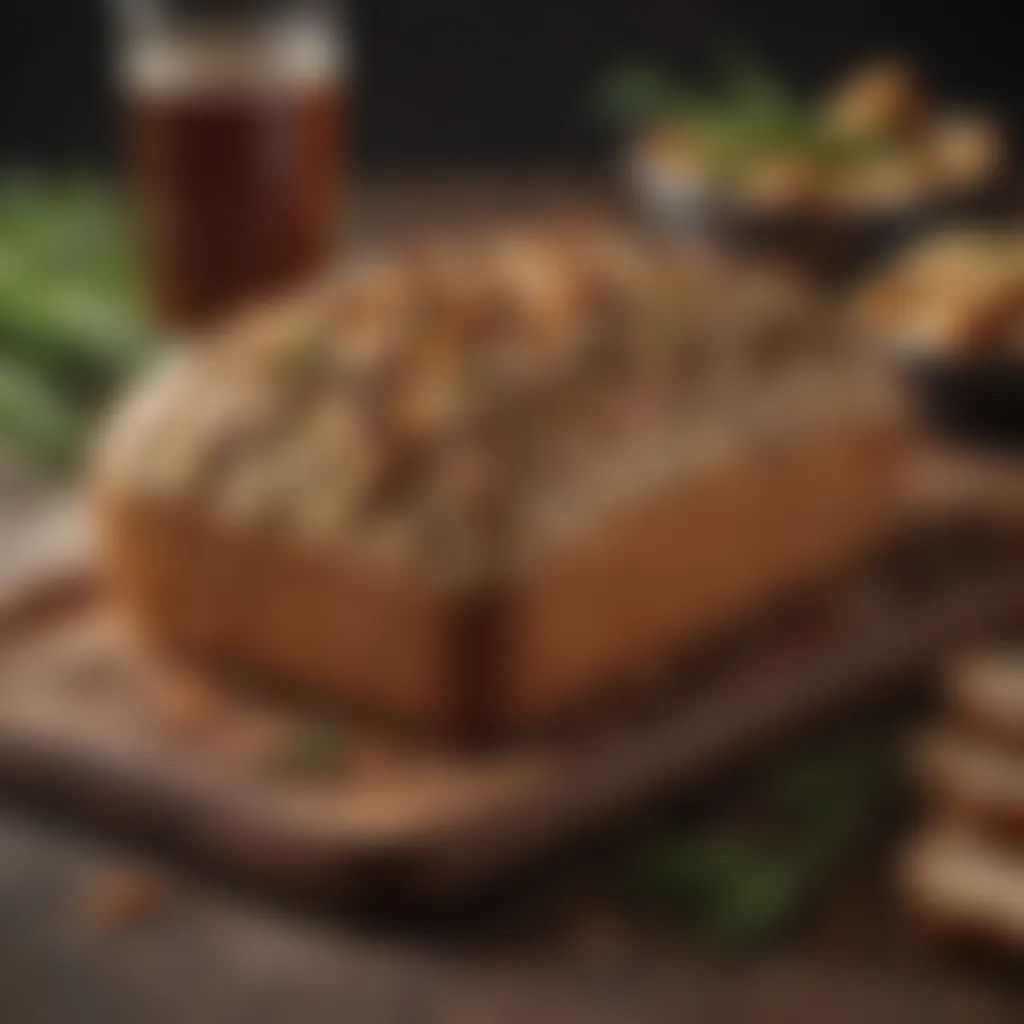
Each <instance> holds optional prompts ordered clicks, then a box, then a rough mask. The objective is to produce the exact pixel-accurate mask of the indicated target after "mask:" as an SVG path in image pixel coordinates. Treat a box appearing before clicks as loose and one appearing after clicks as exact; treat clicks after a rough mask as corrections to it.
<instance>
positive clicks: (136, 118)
mask: <svg viewBox="0 0 1024 1024" xmlns="http://www.w3.org/2000/svg"><path fill="white" fill-rule="evenodd" d="M118 11H119V21H120V24H121V47H120V57H119V65H120V78H121V83H122V89H123V92H124V94H125V98H126V101H127V108H128V121H129V138H130V150H131V156H132V161H131V162H132V167H133V174H132V178H133V183H134V191H135V193H136V196H137V198H138V211H139V214H140V218H139V219H140V228H141V236H142V242H143V251H144V255H145V258H146V260H147V264H148V271H149V274H148V277H149V281H150V286H151V294H152V299H153V305H154V310H155V313H156V317H157V319H158V321H159V322H160V323H162V324H164V325H166V326H169V327H172V328H193V327H198V326H206V325H209V324H211V323H214V322H216V321H217V320H218V319H220V318H222V317H223V316H225V315H227V314H229V313H231V312H232V311H233V310H235V309H237V308H238V307H240V306H242V305H244V304H246V303H248V302H252V301H254V300H258V299H261V298H264V297H269V296H272V295H273V294H274V293H276V292H279V291H282V290H285V289H287V288H289V287H290V286H292V285H293V284H294V283H296V282H297V281H299V280H301V279H303V278H305V277H307V276H308V275H311V274H313V273H315V272H316V271H317V270H318V269H320V268H322V267H323V266H324V265H325V264H326V263H327V262H328V261H329V259H330V257H331V254H332V251H333V249H334V246H335V243H336V240H337V237H338V231H339V228H340V215H341V202H342V188H343V184H344V183H343V180H342V175H343V167H342V150H343V138H344V130H345V121H346V113H347V111H346V99H347V89H346V84H347V74H346V69H347V61H346V49H345V40H344V37H343V35H342V30H341V25H340V22H339V20H338V12H337V11H336V10H333V9H332V8H331V5H329V4H328V3H327V0H322V2H318V0H120V2H119V4H118Z"/></svg>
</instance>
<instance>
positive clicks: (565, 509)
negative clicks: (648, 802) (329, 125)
mask: <svg viewBox="0 0 1024 1024" xmlns="http://www.w3.org/2000/svg"><path fill="white" fill-rule="evenodd" d="M901 438H902V424H901V418H900V416H899V413H898V409H897V408H896V406H895V405H894V403H893V402H892V401H891V396H889V394H888V392H887V391H886V389H885V388H884V386H882V385H881V384H880V382H879V380H878V379H877V378H876V377H875V376H874V374H873V373H872V371H871V368H870V367H869V366H868V365H866V364H865V360H864V358H863V357H862V355H861V354H860V353H859V352H858V351H857V349H856V348H855V347H854V346H851V345H850V344H848V343H847V342H846V341H845V340H844V338H843V337H842V335H841V334H840V333H838V332H837V331H836V330H835V328H834V325H833V324H832V323H831V322H830V320H829V318H828V316H827V315H826V314H825V312H824V311H823V310H822V309H821V307H820V306H819V305H818V304H817V303H816V301H815V300H814V299H813V298H812V297H811V296H809V295H808V294H806V293H805V292H804V291H803V290H802V289H801V288H799V287H798V286H797V285H795V284H794V283H793V282H792V281H788V280H784V279H779V278H777V277H774V276H771V275H767V274H765V273H764V272H763V271H760V270H755V269H751V268H723V267H721V266H719V265H717V264H715V263H713V262H711V261H708V260H704V259H697V258H694V257H692V256H688V255H685V254H681V253H677V252H672V251H669V250H664V249H662V248H661V247H659V246H658V245H656V244H654V243H651V242H646V241H645V242H640V241H637V240H634V239H631V238H628V237H626V236H624V235H622V234H620V233H618V232H614V231H611V230H610V229H606V228H603V227H602V228H595V227H588V228H585V229H583V228H580V227H578V226H575V227H573V228H572V229H568V228H558V229H554V228H546V229H543V230H541V229H534V230H530V231H517V232H504V233H499V234H495V235H490V236H486V237H483V236H481V237H475V238H471V239H464V240H460V241H458V242H446V243H443V244H442V243H422V244H418V245H416V246H413V247H410V248H409V249H408V251H404V252H401V253H398V254H390V255H386V256H377V257H373V258H366V257H364V258H362V259H361V260H354V261H352V262H351V263H350V265H347V266H345V267H343V268H342V269H341V270H340V271H339V272H338V274H337V275H336V277H335V278H334V279H332V280H331V281H329V282H325V283H321V284H318V285H317V286H316V287H314V288H311V289H309V291H308V292H307V293H306V294H304V295H301V296H297V297H295V299H294V300H292V301H289V302H287V303H283V304H278V305H276V306H274V307H271V308H267V309H262V310H256V311H254V312H252V313H251V314H249V315H247V316H245V317H243V318H241V319H240V320H239V321H238V322H236V323H234V324H231V325H229V326H228V327H227V328H225V329H224V330H222V331H221V332H220V333H219V334H218V336H216V337H214V338H211V339H206V340H205V341H204V342H203V343H201V344H194V345H192V346H190V347H189V348H188V349H187V350H183V351H179V352H175V353H173V354H171V355H170V356H169V357H168V359H167V360H166V361H165V364H164V365H163V366H161V367H159V368H158V369H157V370H156V371H155V372H154V373H153V375H152V376H151V377H150V378H149V379H147V380H146V381H144V382H142V384H141V385H140V387H139V388H138V389H137V391H136V392H135V393H134V394H133V395H131V396H129V397H128V399H127V400H126V401H125V403H124V404H123V406H122V408H120V409H119V410H117V411H116V413H115V415H114V416H113V417H112V419H111V422H110V424H109V426H108V429H107V430H106V431H105V433H104V437H103V441H102V443H101V445H100V450H99V457H98V459H97V467H96V474H95V483H96V487H95V494H96V499H97V501H96V505H97V511H98V520H99V523H100V526H101V534H102V536H103V538H104V550H105V552H106V559H105V564H106V565H107V567H108V570H109V576H110V580H111V583H112V585H113V587H114V588H115V591H116V592H117V593H119V594H120V595H122V597H123V600H124V602H125V603H126V605H127V606H129V607H130V608H131V609H132V610H133V611H134V613H135V614H136V615H137V616H138V617H139V619H140V620H141V621H142V622H143V623H144V624H145V625H146V627H147V628H148V629H149V630H150V631H151V632H152V633H153V634H154V635H155V636H156V637H158V638H159V639H161V640H163V641H165V642H166V643H169V644H171V645H173V646H174V647H175V648H178V649H182V650H185V651H189V652H193V653H196V654H199V655H202V656H204V657H210V658H214V659H217V660H221V661H224V662H226V663H230V664H236V665H240V666H245V667H249V668H254V669H256V670H258V671H259V672H260V673H261V674H262V675H264V676H269V677H271V678H275V679H278V680H280V685H282V686H285V687H287V688H289V689H291V690H293V691H294V692H303V691H304V692H307V693H310V692H313V693H318V694H320V695H323V696H329V697H331V698H333V699H336V700H338V701H340V702H342V703H343V704H345V705H347V706H351V707H362V708H365V709H368V710H370V711H372V712H375V713H377V714H380V715H383V716H384V717H386V718H389V719H392V720H395V721H401V722H405V723H408V724H413V725H416V726H421V727H426V728H431V729H451V728H458V729H464V728H469V729H470V730H474V729H481V728H485V727H490V728H493V727H506V728H512V727H523V726H534V725H539V724H543V723H547V722H550V721H551V720H553V719H557V718H561V717H563V716H564V715H567V714H570V713H572V712H574V711H578V710H580V709H583V708H589V707H591V706H593V705H594V704H596V703H599V702H600V701H601V700H602V699H605V698H607V697H609V696H610V695H612V694H613V693H620V694H621V692H622V690H623V687H629V686H636V685H637V683H636V681H635V679H636V672H635V671H634V670H636V669H637V668H638V667H642V666H644V665H646V664H648V663H650V662H651V661H652V660H653V659H655V658H660V657H663V656H665V655H666V654H667V653H669V652H671V651H675V650H680V649H686V648H688V647H692V646H693V645H695V644H698V643H701V642H704V641H705V640H707V639H708V638H709V637H711V636H713V635H716V634H720V633H721V632H722V630H723V629H725V628H727V627H728V626H729V625H730V624H733V623H736V622H737V621H738V620H740V619H742V618H744V617H746V616H749V615H751V614H753V613H754V612H756V611H757V609H758V608H760V607H762V606H763V605H764V604H765V603H766V602H769V601H771V600H773V599H776V598H777V597H778V596H779V595H781V594H785V593H787V592H789V591H792V590H793V589H794V588H796V587H799V586H802V585H805V584H808V583H810V582H813V581H815V580H818V579H820V578H822V577H823V576H824V575H827V574H828V573H830V572H832V571H834V570H835V569H836V568H837V567H839V566H840V565H841V564H843V563H845V562H847V561H849V560H850V559H852V558H854V557H856V556H857V555H859V554H861V553H862V552H863V551H864V550H865V548H866V547H868V546H869V545H871V544H874V543H876V542H877V541H878V540H879V539H880V538H881V537H882V536H883V535H884V534H886V533H887V531H889V530H890V529H891V528H892V526H893V523H894V520H895V518H896V516H897V511H898V507H899V501H900V494H899V487H898V481H899V476H900V474H899V464H900V453H901V450H902V445H901V443H900V441H901Z"/></svg>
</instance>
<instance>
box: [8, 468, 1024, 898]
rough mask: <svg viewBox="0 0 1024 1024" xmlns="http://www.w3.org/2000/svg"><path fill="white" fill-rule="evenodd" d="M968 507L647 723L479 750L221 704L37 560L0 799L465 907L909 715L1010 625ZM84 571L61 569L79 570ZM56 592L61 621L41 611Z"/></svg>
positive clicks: (683, 671)
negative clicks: (936, 668) (489, 889)
mask: <svg viewBox="0 0 1024 1024" xmlns="http://www.w3.org/2000/svg"><path fill="white" fill-rule="evenodd" d="M956 494H957V496H958V500H957V501H956V502H952V501H949V500H948V499H947V498H943V499H942V501H941V502H939V504H940V505H943V507H945V508H946V509H947V512H948V513H949V514H945V515H943V516H940V517H935V516H930V517H928V520H927V524H925V523H924V522H923V521H922V522H920V523H917V524H916V525H915V527H914V528H913V529H911V530H910V531H909V532H908V535H907V536H906V537H904V538H903V539H902V540H901V541H900V542H899V543H897V544H895V545H894V546H893V547H892V548H891V549H889V550H887V551H885V552H882V553H880V554H879V555H878V557H877V558H876V559H875V560H874V562H872V563H871V564H870V565H866V566H864V567H862V568H861V569H859V570H858V572H857V573H856V574H854V575H851V576H849V577H848V578H846V579H843V580H839V581H836V582H834V583H833V584H832V585H831V586H830V587H829V588H827V589H824V590H821V591H819V592H817V593H814V594H809V595H805V597H804V598H803V599H802V600H801V601H800V602H798V603H795V604H793V605H792V606H791V607H789V608H787V609H784V610H778V611H777V612H776V613H775V614H774V615H773V617H772V619H771V620H770V621H768V620H766V621H762V622H759V623H752V624H751V625H750V627H749V628H748V629H746V630H744V631H743V632H742V633H738V634H736V635H735V636H733V638H732V639H731V640H730V642H728V643H725V644H722V645H720V647H719V648H718V649H717V650H715V651H708V652H705V653H704V655H703V656H702V657H701V658H700V659H699V660H695V661H692V662H691V663H690V664H688V665H687V666H666V667H665V668H663V669H661V670H660V672H661V674H662V675H663V676H664V681H665V685H664V686H663V687H661V688H659V691H658V694H657V696H655V697H652V698H651V699H650V700H649V701H648V702H647V703H645V704H644V705H643V706H640V707H632V708H630V709H628V710H627V709H620V710H619V711H618V712H617V713H614V714H609V715H605V716H604V717H603V718H601V719H600V720H594V721H591V722H587V723H579V724H578V725H577V726H576V727H574V729H573V730H572V731H571V732H570V731H562V732H560V733H558V734H553V735H549V736H545V737H533V738H531V739H530V740H521V741H516V742H508V743H506V744H505V745H503V746H502V747H501V748H500V749H490V750H477V751H451V750H448V751H445V750H438V749H430V748H429V747H421V746H418V745H417V744H415V743H413V742H412V741H411V740H409V739H408V738H404V739H403V738H401V737H394V736H387V735H385V734H382V733H380V732H379V731H378V730H375V729H374V728H373V727H372V726H371V725H369V724H366V723H355V722H346V721H340V720H338V719H337V718H335V717H333V716H332V715H331V714H330V713H328V712H326V711H324V710H322V709H314V708H311V707H301V708H300V707H296V706H294V705H284V704H281V703H280V702H279V701H276V700H275V699H274V698H272V697H271V696H269V695H268V694H266V693H263V692H261V691H260V690H259V689H258V688H256V687H255V686H254V685H253V684H252V683H251V681H244V680H239V681H229V682H228V684H227V685H225V681H224V680H223V679H221V680H217V681H216V683H213V684H211V680H210V679H209V678H208V677H207V676H205V675H204V674H203V672H202V671H201V670H199V669H197V668H195V667H194V666H186V665H180V664H175V663H173V662H172V661H171V660H169V659H168V658H167V657H166V656H162V655H160V654H159V653H157V652H154V651H151V650H149V649H147V648H146V646H145V644H144V643H143V642H142V641H141V640H140V639H139V638H138V637H136V636H134V635H133V634H132V631H131V629H130V628H129V627H128V625H127V624H126V623H125V622H124V621H123V620H122V619H121V618H120V617H119V616H118V614H117V613H116V611H115V610H113V609H111V608H109V607H108V606H107V605H106V604H105V603H104V600H103V597H102V595H101V594H98V593H95V592H91V591H90V589H89V588H88V587H86V586H84V585H83V584H82V577H81V574H80V573H77V572H64V573H61V572H55V571H54V570H55V566H54V564H53V561H52V560H51V562H50V563H47V561H46V560H45V559H43V560H42V561H43V564H47V565H48V569H47V573H44V574H42V576H37V577H35V582H34V583H33V582H32V579H30V577H31V574H28V575H26V576H23V577H22V579H21V583H20V584H19V587H20V588H21V592H22V593H23V594H24V595H25V607H27V608H30V609H32V613H31V614H19V607H18V602H16V601H13V600H12V599H11V598H10V597H8V600H7V603H6V605H4V606H3V608H2V609H0V633H2V634H3V642H2V644H0V792H2V793H4V794H6V795H7V796H8V797H9V798H11V799H15V798H17V799H19V800H32V801H45V802H47V804H48V805H49V806H52V807H54V808H56V809H58V810H60V811H61V812H62V813H71V814H74V815H76V816H78V817H83V818H85V819H87V820H89V821H96V822H100V823H102V824H104V825H105V826H107V827H113V828H115V829H117V830H122V831H125V832H129V833H134V834H138V835H143V836H145V837H147V838H153V839H156V840H158V841H159V842H160V843H162V844H167V845H168V846H170V847H171V848H172V849H174V850H177V851H180V852H182V853H184V854H187V855H189V856H191V857H198V858H200V859H202V860H205V861H208V862H211V863H213V864H215V865H218V866H219V867H221V868H224V869H227V870H228V871H229V872H231V873H233V874H235V875H238V876H242V877H244V878H246V879H248V880H250V881H256V882H257V883H259V884H263V885H267V886H272V887H274V888H278V889H286V890H294V891H297V892H302V893H305V894H308V895H312V894H316V895H318V896H322V897H331V898H339V899H343V900H351V901H353V902H360V903H396V902H401V903H406V902H409V901H416V902H427V903H430V902H435V903H436V902H439V901H443V900H447V899H451V898H453V897H456V896H458V895H461V894H463V893H466V892H469V891H471V890H474V889H476V888H478V887H480V886H482V885H484V884H486V883H488V882H491V881H493V880H495V879H497V878H498V877H499V876H501V875H503V874H504V873H506V872H508V871H511V870H513V869H516V868H519V867H522V866H524V865H526V864H528V863H530V862H531V861H533V860H535V859H536V858H538V857H541V856H542V855H543V854H545V853H547V852H550V851H552V850H554V849H555V848H557V847H559V846H561V845H563V844H566V843H569V842H572V841H576V840H579V839H582V838H584V837H586V836H588V835H592V834H594V833H595V832H597V831H599V830H600V829H602V828H606V827H608V826H610V825H612V824H613V823H615V822H617V821H619V820H621V819H622V818H623V817H625V816H628V815H630V814H634V813H637V812H639V811H640V810H642V809H643V808H644V807H647V806H649V805H651V804H652V803H654V802H656V801H658V800H661V799H663V798H667V797H669V796H673V797H675V796H678V795H681V794H686V793H687V792H692V791H694V790H695V789H697V788H698V787H700V786H703V785H706V784H707V783H708V782H710V781H712V780H713V779H715V778H718V777H720V776H721V775H722V774H723V773H726V772H728V771H730V770H731V769H733V768H735V767H736V766H737V765H738V764H739V763H740V762H742V761H746V760H748V759H750V758H752V757H755V756H758V755H763V754H764V753H765V752H766V751H767V750H769V749H770V748H771V747H772V746H773V745H774V744H778V743H780V742H783V741H785V740H786V739H787V738H789V737H792V736H793V735H794V734H796V733H797V732H799V731H801V730H804V729H807V728H809V727H811V726H813V725H814V724H815V723H820V722H822V721H823V720H825V719H827V718H828V717H830V716H835V715H837V714H841V713H842V712H844V711H846V710H849V709H850V708H851V707H852V706H854V705H856V704H858V703H860V704H862V703H864V702H866V701H870V700H872V699H877V698H879V697H882V696H884V695H891V694H894V693H896V692H897V691H899V690H900V689H901V688H904V687H906V686H907V685H908V684H909V683H910V681H911V680H912V679H913V678H914V675H915V670H917V669H920V668H922V667H925V666H927V665H928V664H929V663H930V662H932V661H933V660H935V659H937V658H939V657H942V656H944V655H946V654H948V653H949V651H950V650H951V648H954V647H956V646H958V645H961V644H963V643H966V642H968V641H970V640H972V639H973V638H975V637H977V636H978V635H979V634H980V633H982V632H984V631H989V630H992V629H996V628H1002V627H1003V626H1005V625H1006V624H1009V623H1014V622H1016V621H1017V620H1018V619H1019V618H1020V612H1021V611H1022V610H1024V557H1022V556H1021V555H1020V553H1019V549H1020V542H1019V540H1018V538H1017V530H1016V527H1015V522H1016V519H1015V517H1013V516H1011V517H1010V519H1011V520H1013V523H1012V524H1011V525H1012V528H1010V529H1007V525H1006V522H1005V520H1006V516H1002V517H1000V516H992V515H980V514H979V503H978V502H977V501H974V500H972V501H970V502H967V503H964V502H962V501H960V500H959V499H960V498H961V497H962V496H963V494H964V491H963V489H962V488H960V489H957V490H956ZM973 494H974V498H977V492H973ZM980 504H981V505H983V504H985V503H984V502H982V503H980ZM954 506H955V507H956V509H957V512H956V514H952V510H953V509H954ZM1001 507H1002V508H1003V509H1004V510H1005V508H1006V507H1007V506H1006V502H1005V501H1003V502H1002V503H1001ZM1022 507H1024V506H1022ZM968 512H969V514H967V513H968ZM74 550H75V549H74V546H73V545H72V546H71V552H72V554H73V557H72V558H71V559H70V560H66V561H67V564H69V565H72V566H74V565H78V566H79V567H80V566H81V551H80V549H79V551H78V554H74ZM76 559H78V561H77V562H76ZM57 561H59V560H57ZM69 580H78V582H79V585H77V586H76V587H72V588H68V586H67V583H68V581H69ZM55 588H56V592H58V593H60V594H61V596H62V599H61V600H59V601H52V600H49V601H48V600H44V598H45V597H46V596H47V594H50V595H51V596H52V595H53V593H54V592H55Z"/></svg>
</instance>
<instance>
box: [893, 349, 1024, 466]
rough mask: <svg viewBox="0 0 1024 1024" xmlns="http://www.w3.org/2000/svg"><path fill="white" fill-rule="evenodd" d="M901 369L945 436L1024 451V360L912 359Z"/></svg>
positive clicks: (931, 423)
mask: <svg viewBox="0 0 1024 1024" xmlns="http://www.w3.org/2000/svg"><path fill="white" fill-rule="evenodd" d="M900 373H901V376H902V377H903V379H904V380H905V381H906V383H907V385H908V387H909V389H910V391H911V393H912V395H913V398H914V400H915V402H916V404H917V406H918V408H919V410H920V412H921V414H922V415H923V417H924V419H925V422H926V424H927V425H928V426H929V427H931V428H932V429H933V430H935V431H936V432H937V433H939V434H940V435H941V436H943V437H946V438H949V439H951V440H958V441H964V442H968V443H972V444H975V445H980V446H983V447H988V448H997V449H1003V450H1016V451H1024V360H1020V359H1012V358H1009V357H1005V356H1002V357H1000V356H990V357H974V358H965V357H959V358H957V357H924V356H922V357H908V358H906V359H905V360H903V362H902V364H901V366H900Z"/></svg>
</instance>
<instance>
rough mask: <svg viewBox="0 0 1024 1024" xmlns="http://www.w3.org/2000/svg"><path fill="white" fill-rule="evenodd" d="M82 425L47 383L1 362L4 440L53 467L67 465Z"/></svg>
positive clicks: (0, 413)
mask: <svg viewBox="0 0 1024 1024" xmlns="http://www.w3.org/2000/svg"><path fill="white" fill-rule="evenodd" d="M79 430H80V424H79V422H78V419H77V418H76V417H75V415H74V413H73V412H72V411H71V409H70V408H69V407H68V405H67V403H66V402H65V401H64V400H63V399H62V398H61V396H60V395H59V394H58V393H57V392H56V391H54V390H53V389H52V388H51V387H50V386H49V385H48V384H47V383H46V381H45V380H43V379H42V378H40V377H37V376H35V375H34V374H33V373H32V372H31V371H29V370H27V369H25V368H24V367H20V366H18V365H17V364H15V363H12V362H6V361H0V441H3V442H7V443H11V444H13V445H15V446H16V447H18V448H21V449H23V450H25V451H27V452H28V453H29V454H30V455H32V456H33V457H35V458H38V459H40V460H41V461H43V462H46V463H47V464H50V465H63V464H66V463H67V461H68V460H69V459H70V457H71V456H72V454H73V453H74V451H75V448H76V446H77V443H78V440H79Z"/></svg>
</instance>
